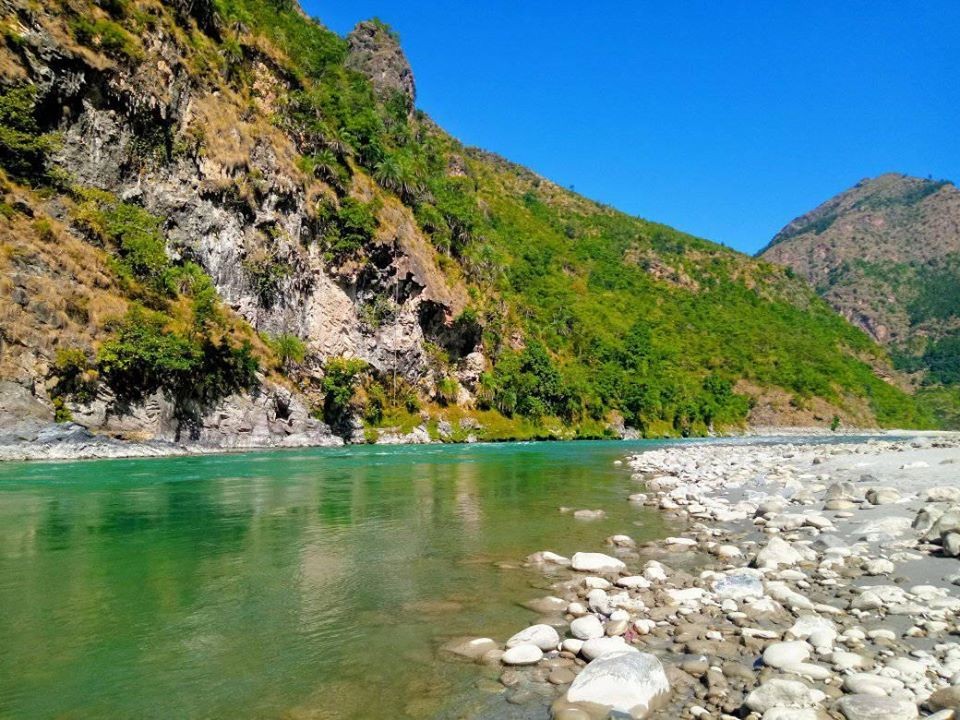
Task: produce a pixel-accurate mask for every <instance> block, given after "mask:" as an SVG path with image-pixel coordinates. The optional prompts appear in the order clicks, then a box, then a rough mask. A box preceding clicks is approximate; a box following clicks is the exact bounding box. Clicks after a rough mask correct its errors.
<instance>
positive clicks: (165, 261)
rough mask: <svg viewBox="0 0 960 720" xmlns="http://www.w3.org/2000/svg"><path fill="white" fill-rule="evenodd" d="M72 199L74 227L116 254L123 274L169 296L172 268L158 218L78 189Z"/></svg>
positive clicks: (106, 195)
mask: <svg viewBox="0 0 960 720" xmlns="http://www.w3.org/2000/svg"><path fill="white" fill-rule="evenodd" d="M74 197H75V198H76V199H77V200H78V204H77V207H76V209H75V211H74V216H75V219H76V221H77V223H78V224H79V225H80V226H81V227H83V228H84V229H86V230H87V232H89V233H91V234H92V235H93V236H94V237H96V238H97V239H99V240H100V241H101V242H103V243H104V244H105V245H106V246H107V247H108V248H109V249H111V250H113V251H114V252H115V254H116V255H117V257H118V259H119V261H120V264H119V269H120V270H121V272H122V274H124V275H126V276H127V277H128V278H130V279H136V280H139V281H141V282H143V283H144V284H145V285H146V286H148V287H149V288H151V289H152V290H153V291H154V292H159V293H162V294H170V293H171V291H172V289H173V288H172V284H171V283H172V282H173V278H172V277H171V275H170V272H171V270H172V265H171V263H170V259H169V258H168V257H167V247H166V240H165V239H164V236H163V233H162V232H161V227H162V221H161V220H160V218H158V217H157V216H156V215H152V214H151V213H149V212H147V211H146V210H144V209H143V208H142V207H140V206H138V205H134V204H132V203H128V202H123V201H121V200H120V199H119V198H117V196H116V195H113V194H112V193H109V192H106V191H103V190H97V189H94V188H78V189H75V190H74Z"/></svg>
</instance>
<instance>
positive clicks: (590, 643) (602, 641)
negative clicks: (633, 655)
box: [580, 635, 639, 660]
mask: <svg viewBox="0 0 960 720" xmlns="http://www.w3.org/2000/svg"><path fill="white" fill-rule="evenodd" d="M622 650H626V651H628V652H639V651H638V650H637V649H636V648H635V647H633V646H632V645H627V643H626V641H625V640H624V639H623V638H622V637H621V636H619V635H617V636H614V637H600V638H593V639H591V640H585V641H584V643H583V645H582V646H581V647H580V654H581V655H583V656H584V657H585V658H586V659H587V660H596V659H597V658H601V657H603V656H604V655H609V654H610V653H614V652H620V651H622Z"/></svg>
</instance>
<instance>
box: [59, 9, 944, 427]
mask: <svg viewBox="0 0 960 720" xmlns="http://www.w3.org/2000/svg"><path fill="white" fill-rule="evenodd" d="M201 5H202V3H197V4H195V5H194V7H200V6H201ZM217 5H218V10H219V13H220V16H221V18H222V19H223V21H224V22H222V23H221V30H220V32H219V36H216V34H215V35H214V36H213V37H211V36H209V35H207V34H204V33H202V32H200V31H199V30H197V29H193V30H192V31H191V32H189V33H180V37H181V41H182V42H184V43H185V44H186V46H187V47H186V48H185V49H186V52H187V53H188V56H189V57H190V58H191V59H192V66H193V69H194V72H195V73H202V77H201V76H199V75H198V80H199V82H198V87H201V88H203V87H211V86H216V84H217V83H219V82H221V81H220V80H219V79H218V78H220V77H227V78H229V80H227V81H226V82H229V84H230V86H231V93H236V94H237V95H238V96H240V97H243V96H249V95H250V93H251V92H252V90H251V86H252V79H251V72H250V65H251V61H250V58H253V57H261V58H262V57H264V56H266V57H269V58H271V61H272V62H275V63H276V64H277V65H278V66H280V67H282V68H283V69H284V72H285V73H286V79H287V83H288V91H287V94H286V96H285V97H281V98H280V99H279V101H278V102H277V104H276V106H277V107H278V108H281V110H280V112H279V113H278V114H277V115H276V116H274V117H271V118H264V119H265V120H267V121H268V122H270V123H271V124H272V125H273V126H274V127H278V128H282V129H284V131H291V129H292V131H293V132H294V133H295V134H296V135H297V136H298V137H299V138H301V139H300V141H299V145H300V149H301V152H302V154H303V158H302V166H303V167H304V168H308V169H310V170H311V172H313V173H314V174H315V175H317V176H318V177H319V176H320V175H323V177H324V181H325V182H328V183H330V184H331V185H333V186H336V185H337V184H338V183H340V184H342V183H343V181H344V180H345V179H348V178H349V177H350V175H354V176H357V175H369V176H372V177H374V178H376V179H377V181H378V182H379V183H380V185H381V186H382V189H381V190H379V191H378V192H379V194H381V195H387V194H395V195H397V196H398V197H400V198H401V199H402V200H403V202H404V203H405V204H407V205H408V206H410V208H411V209H412V210H414V212H415V214H416V217H417V218H418V220H419V221H420V224H421V226H422V228H423V229H424V232H425V233H426V234H427V236H428V237H429V238H430V239H431V240H432V242H433V244H434V246H435V248H436V251H437V262H438V263H439V265H440V267H441V268H442V269H443V271H444V272H446V273H447V274H448V276H449V277H450V278H451V279H452V280H456V281H458V282H464V281H465V282H467V284H468V287H469V291H470V296H471V298H472V301H471V308H470V309H469V313H470V315H471V317H476V318H478V319H479V320H480V321H481V323H482V324H483V326H484V336H483V343H484V347H485V350H486V352H487V355H488V356H489V357H491V358H492V359H493V360H494V362H495V365H494V370H493V372H492V373H490V374H489V375H488V376H487V377H486V378H485V379H484V390H483V392H482V393H481V405H482V406H486V407H488V408H489V409H486V410H481V411H480V414H482V416H483V417H482V422H483V423H484V424H485V425H486V426H487V427H488V428H489V429H488V432H487V435H486V436H487V437H491V438H492V437H540V436H553V435H556V434H558V433H560V434H567V435H569V434H576V433H578V432H579V433H580V434H586V435H596V434H599V433H600V432H602V428H603V426H604V424H605V420H606V418H608V417H609V416H610V414H611V413H613V412H619V413H621V414H623V415H626V416H627V419H628V421H630V422H632V423H634V424H636V425H638V426H640V427H642V428H643V429H644V430H645V431H647V432H648V433H650V434H670V433H678V432H704V431H706V430H707V426H708V425H709V424H711V423H712V424H714V425H717V426H735V425H739V424H742V423H743V422H744V420H745V417H746V413H747V411H748V409H749V405H748V399H747V398H745V397H741V396H738V395H736V394H733V393H732V392H731V388H732V387H734V383H740V382H742V381H749V385H750V386H751V387H757V386H760V387H772V386H775V387H781V388H785V389H787V390H788V391H789V393H790V394H792V395H793V397H794V402H795V404H796V405H798V406H802V405H803V404H804V403H805V402H806V401H807V400H808V399H810V398H815V397H819V398H824V399H826V400H827V401H829V402H830V403H832V404H833V405H834V406H835V407H836V408H837V412H838V413H840V414H843V415H845V417H847V418H849V419H852V420H854V421H859V422H860V423H864V424H866V423H870V422H872V421H874V420H875V421H876V422H878V423H879V424H882V425H888V426H892V425H898V426H907V425H914V426H918V425H925V424H927V422H928V419H927V418H926V417H924V416H923V415H922V414H921V413H920V412H919V411H918V410H917V407H916V405H915V403H914V402H913V400H912V399H911V398H909V397H908V396H906V395H904V394H903V393H902V392H900V391H899V390H897V389H896V388H895V387H893V386H892V385H890V384H888V383H886V382H885V381H883V380H882V379H880V378H879V377H878V375H877V372H876V370H877V369H879V370H880V371H881V372H885V370H886V368H887V366H888V363H887V359H886V357H885V355H884V353H883V351H882V350H880V349H879V348H878V347H877V346H875V345H874V344H872V343H871V342H870V341H869V340H868V339H867V337H866V336H865V335H863V334H862V333H860V332H859V331H857V330H855V329H853V328H852V327H851V326H849V325H848V324H846V323H845V322H844V321H843V320H842V319H840V318H839V317H838V316H837V315H836V314H834V313H833V312H832V311H830V310H829V309H828V308H827V306H826V305H825V304H824V303H823V302H822V301H820V300H819V299H817V298H816V297H815V296H814V295H813V293H812V292H811V291H810V290H809V288H807V287H806V286H805V285H804V284H802V283H801V282H799V281H797V280H794V279H792V278H790V277H788V276H787V274H785V273H784V271H783V270H782V269H779V268H775V267H774V266H771V265H768V264H766V263H763V262H759V261H755V260H751V259H749V258H747V257H745V256H743V255H740V254H738V253H734V252H732V251H730V250H727V249H725V248H722V247H720V246H718V245H715V244H713V243H710V242H707V241H704V240H700V239H697V238H693V237H691V236H688V235H685V234H683V233H679V232H677V231H675V230H672V229H671V228H668V227H665V226H662V225H658V224H655V223H650V222H646V221H643V220H639V219H636V218H632V217H629V216H626V215H624V214H622V213H619V212H616V211H614V210H612V209H610V208H605V207H602V206H599V205H597V204H595V203H593V202H591V201H588V200H586V199H584V198H582V197H580V196H577V195H576V194H574V193H572V192H568V191H566V190H563V189H561V188H558V187H557V186H555V185H553V184H552V183H549V182H547V181H545V180H543V179H541V178H538V177H536V176H534V175H533V174H531V173H529V172H528V171H526V170H524V169H522V168H519V167H517V166H514V165H512V164H510V163H507V162H505V161H503V160H501V159H499V158H496V157H494V156H491V155H489V154H486V153H483V152H480V151H474V150H468V149H466V148H463V147H462V146H461V145H460V144H459V143H458V142H457V141H456V140H454V139H453V138H451V137H450V136H448V135H447V134H445V133H444V132H443V131H442V130H440V129H438V128H437V127H436V126H435V125H434V124H433V123H431V122H430V121H429V119H428V118H426V117H424V116H422V115H420V114H414V115H413V116H411V117H407V115H406V112H405V109H404V108H402V107H397V105H396V103H391V102H387V103H380V102H378V101H375V99H374V95H373V93H372V91H371V89H370V87H369V83H367V82H366V81H365V80H364V79H363V78H360V77H359V76H357V75H356V74H355V73H352V72H350V71H347V70H346V69H345V68H344V67H343V60H344V57H345V51H346V46H345V43H344V41H343V40H342V39H341V38H339V37H337V36H336V35H334V34H333V33H330V32H329V31H327V30H325V29H324V28H323V27H322V26H320V25H318V24H316V23H314V22H311V21H309V20H308V19H306V18H305V17H304V16H303V15H302V14H301V13H300V12H299V10H298V9H297V8H295V7H294V6H292V5H290V4H288V3H285V2H283V0H275V1H272V2H267V1H265V0H264V1H260V0H219V2H218V3H217ZM73 12H76V8H74V11H73ZM108 13H109V14H110V16H111V19H101V20H98V22H102V23H112V24H113V25H114V26H119V27H121V28H122V27H129V29H130V30H131V32H130V33H129V36H128V37H127V38H126V39H127V40H128V41H129V42H130V43H132V44H133V45H134V47H133V50H130V52H129V53H128V55H129V57H128V58H127V60H128V61H130V62H138V61H140V60H141V59H142V58H141V57H139V56H140V54H141V52H142V51H141V50H140V49H139V48H138V47H137V46H136V38H137V36H138V33H137V24H138V23H143V22H147V23H150V22H154V21H153V20H150V17H151V16H153V17H160V18H161V20H162V21H163V22H165V23H168V24H171V25H172V23H171V21H170V17H169V13H170V11H169V10H168V9H167V8H166V7H165V6H162V5H159V4H157V3H152V2H140V3H136V4H134V3H126V2H117V3H113V4H111V5H110V6H109V8H107V9H106V10H96V9H91V10H90V13H89V14H90V15H91V16H93V17H98V18H101V16H104V15H107V14H108ZM144 17H147V20H146V21H144V20H143V18H144ZM74 25H76V23H75V22H74ZM180 26H183V22H182V21H181V22H180ZM104 27H107V26H106V25H104ZM74 32H75V33H76V29H75V30H74ZM84 32H85V35H84V36H83V37H76V38H75V39H76V40H77V41H78V42H80V43H81V44H84V43H85V44H87V45H88V46H92V47H93V48H94V49H98V50H102V49H103V40H102V37H99V36H97V35H96V32H94V33H93V35H91V32H90V31H89V29H87V30H85V31H84ZM125 52H127V51H126V50H124V49H123V48H119V49H117V50H116V51H115V52H114V55H115V56H117V57H119V56H120V55H122V54H123V53H125ZM121 61H123V60H122V58H121ZM341 140H343V141H344V142H342V143H341V142H340V141H341ZM338 145H343V146H345V149H342V150H341V149H338V150H337V152H336V153H335V155H334V153H331V152H330V148H336V147H338ZM454 161H456V162H459V163H460V164H461V165H462V166H463V168H464V170H465V175H464V176H463V177H452V176H451V174H450V173H449V172H448V168H449V167H450V166H451V164H452V163H454ZM341 192H342V191H341ZM344 207H345V203H344V202H343V200H342V199H341V201H340V203H339V210H337V209H336V208H335V209H334V210H332V211H331V212H334V213H337V212H339V216H338V217H335V218H334V220H335V222H334V221H331V223H330V227H333V228H334V230H335V231H336V232H335V233H333V235H335V236H336V242H335V243H334V241H333V240H331V239H330V238H331V237H333V235H329V236H327V235H325V236H324V237H321V238H319V242H324V243H327V244H328V246H329V247H332V248H335V249H336V251H337V252H338V253H340V252H343V253H352V254H353V255H354V256H355V259H356V261H357V262H364V261H365V247H364V244H363V235H362V233H361V234H357V233H351V232H349V228H350V227H351V225H350V223H349V222H348V218H345V215H344V212H343V208H344ZM357 238H359V239H357ZM537 340H539V341H541V342H542V344H543V346H544V347H545V348H546V350H547V353H546V355H544V356H538V355H537V354H536V353H535V352H531V351H530V350H527V351H524V350H522V347H523V345H524V344H527V345H528V346H529V345H531V343H533V344H534V345H535V342H534V341H537ZM437 357H438V360H437V363H438V366H439V367H438V369H439V371H440V374H441V375H443V373H444V372H446V371H448V370H449V369H450V368H449V367H447V366H446V364H447V362H448V361H449V358H445V357H444V353H443V351H442V350H441V351H440V352H438V353H437ZM371 382H376V381H375V379H374V380H371ZM548 386H549V387H550V388H551V390H550V392H549V393H548V392H547V390H546V389H545V388H547V387H548ZM367 390H368V391H369V390H371V388H369V387H368V388H367ZM367 394H368V395H372V394H373V393H372V392H368V393H367ZM381 395H382V393H381ZM864 408H868V409H866V410H865V409H864ZM428 409H429V410H430V411H431V414H433V415H438V414H446V415H448V416H451V417H453V419H456V418H455V417H454V416H457V415H458V414H459V413H461V411H460V410H458V409H454V408H442V407H437V406H431V407H429V408H428ZM497 409H499V410H502V411H504V413H503V414H506V415H513V417H512V418H510V417H506V418H505V417H503V416H502V414H501V413H498V412H497ZM413 414H414V413H409V412H407V413H405V412H404V411H401V410H400V409H398V408H388V411H387V412H385V413H384V414H383V419H381V420H379V422H381V423H386V422H388V421H390V422H394V421H395V422H396V424H400V425H404V424H409V423H410V422H411V421H412V415H413ZM559 418H562V421H561V419H559ZM823 420H824V422H828V421H829V418H824V419H823ZM564 428H567V429H564Z"/></svg>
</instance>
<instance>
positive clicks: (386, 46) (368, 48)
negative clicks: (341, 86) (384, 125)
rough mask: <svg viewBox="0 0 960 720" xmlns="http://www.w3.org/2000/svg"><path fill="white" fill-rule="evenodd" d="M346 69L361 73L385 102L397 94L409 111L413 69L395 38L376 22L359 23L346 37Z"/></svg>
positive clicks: (413, 95)
mask: <svg viewBox="0 0 960 720" xmlns="http://www.w3.org/2000/svg"><path fill="white" fill-rule="evenodd" d="M347 42H348V43H349V44H350V51H349V54H348V55H347V63H346V64H347V67H349V68H351V69H353V70H357V71H358V72H362V73H363V74H364V75H366V76H367V77H368V78H370V81H371V82H372V83H373V87H374V89H375V90H376V91H377V92H378V93H379V94H380V95H381V96H383V97H384V98H385V99H390V97H391V96H393V95H395V94H396V93H400V94H401V95H402V96H403V97H404V98H405V99H406V102H407V107H408V108H409V109H413V106H414V103H415V102H416V100H417V90H416V85H415V84H414V80H413V70H412V69H411V68H410V63H409V61H408V60H407V56H406V55H404V53H403V50H402V49H401V47H400V43H399V42H398V40H397V37H396V36H395V35H394V34H393V33H392V32H391V31H390V30H389V29H388V28H386V27H385V26H384V25H382V24H380V23H378V22H376V21H370V20H368V21H365V22H362V23H359V24H358V25H357V26H356V27H355V28H354V29H353V31H352V32H351V33H350V34H349V35H348V36H347Z"/></svg>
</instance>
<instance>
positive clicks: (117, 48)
mask: <svg viewBox="0 0 960 720" xmlns="http://www.w3.org/2000/svg"><path fill="white" fill-rule="evenodd" d="M70 29H71V30H72V31H73V36H74V37H75V38H76V39H77V42H79V43H80V44H81V45H87V46H88V47H93V48H99V49H100V50H103V51H104V52H106V53H108V54H110V55H114V56H119V57H124V58H127V59H129V60H139V59H141V58H142V57H143V52H142V51H141V50H140V47H139V45H137V41H136V39H135V38H134V37H133V35H131V34H130V33H129V32H127V31H126V30H124V29H123V27H122V26H120V25H119V24H117V23H115V22H114V21H113V20H107V19H92V18H89V17H86V16H79V17H75V18H72V19H71V20H70Z"/></svg>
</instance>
